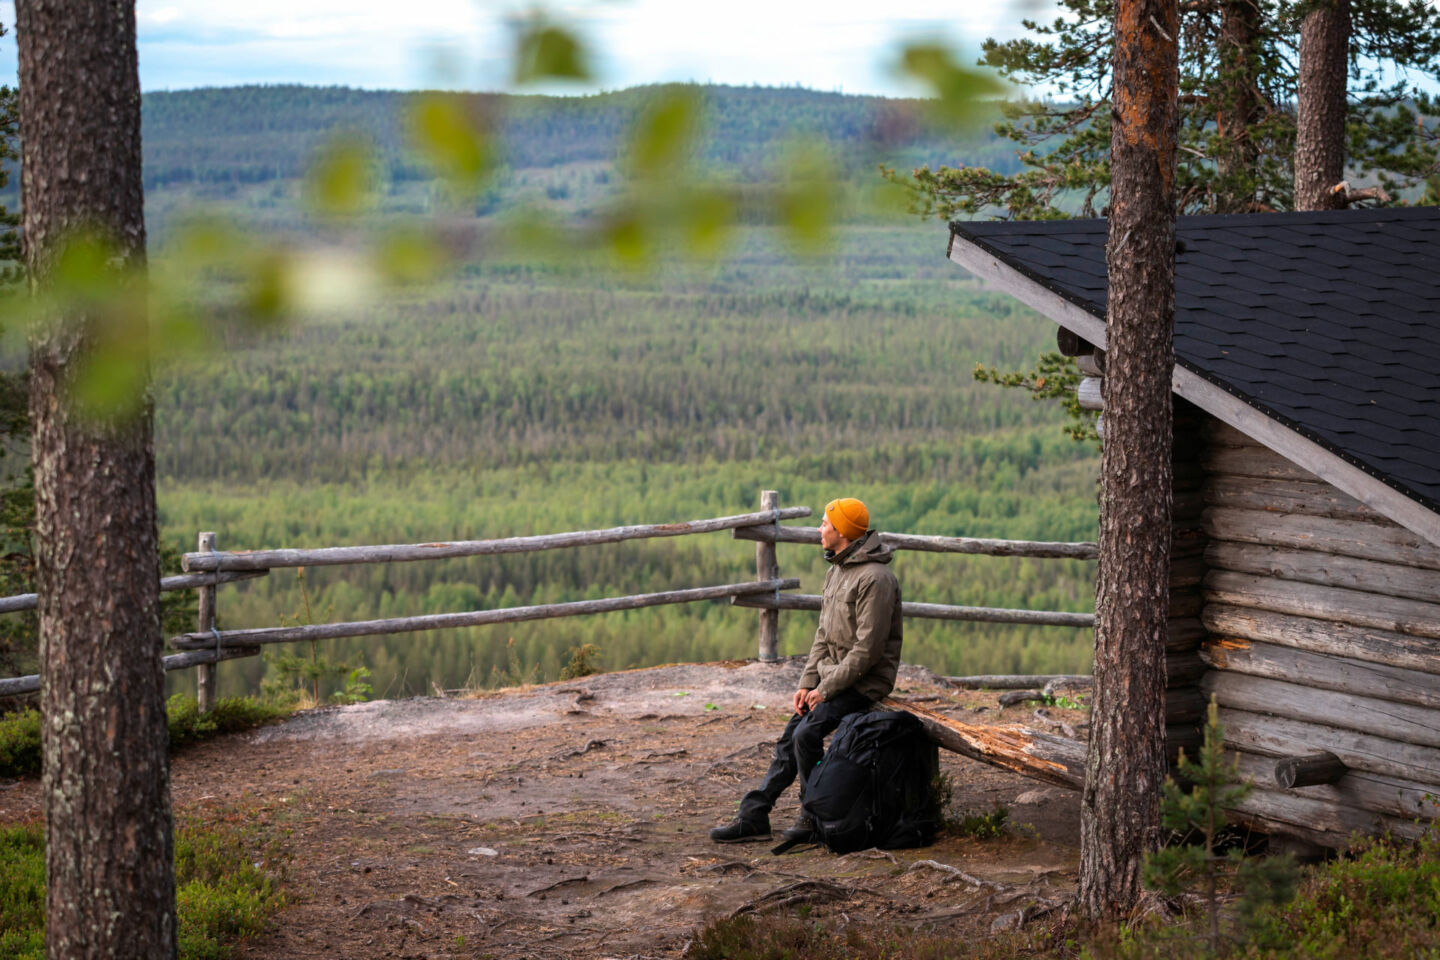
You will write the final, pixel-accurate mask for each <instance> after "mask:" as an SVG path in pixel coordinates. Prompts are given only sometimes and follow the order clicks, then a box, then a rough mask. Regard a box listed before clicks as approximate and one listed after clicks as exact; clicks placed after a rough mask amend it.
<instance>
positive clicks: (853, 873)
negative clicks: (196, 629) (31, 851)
mask: <svg viewBox="0 0 1440 960" xmlns="http://www.w3.org/2000/svg"><path fill="white" fill-rule="evenodd" d="M799 671H800V664H799V662H798V661H794V660H792V661H790V662H786V663H783V664H781V665H771V664H760V663H753V662H751V663H740V662H736V663H724V664H692V665H681V666H670V667H659V668H654V669H650V670H639V671H630V672H624V673H613V674H603V675H597V676H593V677H587V678H585V679H584V680H580V681H569V682H561V683H556V684H549V685H545V686H539V687H531V688H525V689H519V690H509V691H500V692H496V693H493V694H489V695H486V696H482V697H480V698H477V699H439V698H423V699H412V700H403V701H377V702H373V703H365V704H359V705H356V706H350V707H333V708H326V709H321V710H314V711H309V712H306V713H303V714H300V715H297V716H295V717H293V718H292V719H290V720H289V721H287V722H285V723H282V724H279V725H276V726H272V727H267V728H265V729H262V730H259V731H255V732H252V733H249V734H242V735H236V736H232V737H228V738H222V739H220V740H218V741H213V742H210V743H207V744H203V745H200V746H197V747H193V748H190V749H187V750H185V751H182V752H180V753H179V754H178V755H176V756H175V758H174V762H173V772H172V773H173V791H174V799H175V803H176V806H177V809H178V810H179V811H181V813H182V814H183V813H186V812H190V813H196V812H199V813H202V814H203V811H205V810H207V809H214V810H216V811H217V813H218V812H219V811H222V810H232V809H235V808H240V809H244V810H246V811H250V812H251V814H252V815H253V817H254V818H255V820H256V822H257V823H258V824H260V825H261V826H262V827H263V828H264V829H265V830H267V831H288V832H289V836H288V840H287V844H288V847H289V849H290V851H291V854H292V861H291V863H290V866H289V877H290V886H289V888H288V889H289V892H290V906H289V907H288V908H287V909H286V910H285V912H284V913H283V914H281V915H280V917H279V918H278V919H277V920H276V922H275V923H273V925H272V928H271V930H270V932H269V933H267V934H266V935H265V936H263V937H262V938H260V939H258V940H255V941H251V942H249V943H247V944H245V945H243V946H242V948H241V950H240V951H239V955H240V956H241V957H243V958H248V960H261V958H263V960H272V958H273V960H279V958H320V957H324V958H341V957H343V958H372V957H374V958H381V957H410V958H418V957H427V958H441V957H445V958H448V957H504V958H512V957H513V958H520V957H526V958H572V957H583V958H605V957H615V958H621V957H627V958H628V957H679V956H681V955H683V953H684V950H685V948H686V946H687V944H688V943H689V941H690V940H691V939H692V937H693V935H694V933H695V930H696V929H697V927H698V926H699V925H702V924H703V923H705V922H706V921H708V920H711V919H714V918H716V917H722V916H726V915H729V914H732V913H735V912H737V911H741V912H744V911H765V910H772V909H782V910H784V909H795V908H796V907H798V906H799V905H800V904H802V903H804V904H808V905H809V909H810V910H811V911H813V912H812V914H811V915H812V916H829V917H835V918H837V919H838V920H840V921H841V922H846V923H850V922H854V923H860V924H864V923H871V922H894V921H899V922H902V923H904V924H907V925H911V926H914V927H918V928H927V927H931V926H941V925H943V926H945V927H947V928H949V929H952V930H953V929H956V928H957V927H959V928H961V929H965V930H973V931H974V932H975V933H977V934H978V933H983V932H986V931H990V930H993V929H1003V928H1004V927H1006V926H1008V925H1011V924H1013V923H1015V922H1016V921H1017V920H1018V919H1020V918H1021V916H1022V911H1027V914H1026V915H1028V912H1034V911H1036V910H1043V909H1044V908H1045V906H1046V905H1047V904H1050V903H1053V902H1055V901H1056V900H1057V899H1058V898H1061V897H1064V896H1066V895H1068V894H1069V893H1070V892H1072V891H1073V889H1074V884H1075V872H1076V867H1077V862H1078V836H1077V834H1078V826H1079V797H1078V795H1077V794H1075V793H1073V792H1072V791H1068V790H1064V789H1060V788H1056V787H1050V786H1045V785H1043V784H1039V783H1036V782H1034V781H1031V780H1027V779H1025V778H1023V777H1020V776H1018V775H1015V774H1011V773H1008V772H1005V771H1002V770H998V769H995V768H992V767H989V766H986V765H984V764H980V763H977V762H974V761H970V760H966V759H963V758H960V757H957V756H955V755H953V754H950V753H947V752H945V751H941V765H942V769H943V770H944V771H945V772H946V773H948V774H949V775H950V777H951V779H952V781H953V784H954V808H958V809H962V810H973V811H977V812H984V811H989V810H991V809H993V807H994V805H995V804H997V803H999V804H1003V805H1004V806H1005V807H1007V808H1008V810H1009V813H1010V820H1011V829H1010V831H1009V835H1008V836H1006V837H1004V838H1001V839H990V840H976V839H967V838H958V837H953V836H946V835H942V836H941V838H940V839H939V840H938V841H937V842H936V844H935V845H933V846H931V847H929V848H926V849H923V850H897V851H893V852H889V853H887V852H882V851H874V850H872V851H866V852H863V853H856V854H850V855H849V856H844V857H839V856H835V855H833V854H831V853H829V852H827V851H825V850H824V849H823V848H816V847H802V848H799V849H798V850H797V851H792V852H791V853H789V854H787V855H785V856H781V857H776V856H772V855H771V854H770V846H771V845H772V844H771V843H768V842H767V843H752V844H734V845H726V846H718V845H716V844H713V843H711V842H710V841H709V839H708V838H707V837H706V831H707V830H708V829H709V828H710V827H712V826H714V825H716V824H719V823H723V822H725V821H727V820H729V819H730V817H731V816H733V815H734V812H735V809H736V806H737V803H738V801H739V798H740V796H741V794H742V793H743V792H744V791H745V790H746V789H748V788H749V786H750V785H753V784H754V783H755V782H756V781H758V779H759V777H760V775H761V774H762V773H763V771H764V769H765V766H766V764H767V762H768V759H769V755H770V749H771V747H772V745H773V744H774V741H775V739H776V737H777V736H778V735H779V733H780V729H781V727H782V726H783V724H784V722H785V720H786V718H787V707H786V704H787V703H788V701H789V697H790V693H791V692H792V691H793V690H794V688H795V685H796V681H797V680H798V677H799ZM896 694H897V695H898V696H902V697H906V698H909V699H912V700H918V701H921V702H923V703H925V705H926V706H928V707H931V708H932V709H939V710H943V711H948V712H951V714H952V715H953V716H956V717H957V718H959V719H965V720H966V721H967V722H971V723H997V722H1000V723H1010V722H1015V723H1033V722H1034V717H1033V716H1032V713H1033V705H1031V706H1030V707H1020V706H1017V707H1011V708H1008V709H1006V710H1004V711H1001V710H1000V709H999V708H998V707H997V705H996V701H995V696H996V695H995V694H994V693H985V692H967V691H955V690H952V689H950V688H948V686H947V685H945V684H944V683H943V681H940V680H939V679H938V678H936V677H934V676H933V675H931V674H929V673H928V672H927V671H924V670H921V669H919V668H914V667H906V668H904V670H903V671H902V673H901V678H900V683H899V685H898V687H897V689H896ZM1055 713H1056V714H1057V715H1061V714H1063V713H1064V711H1055ZM1069 719H1072V720H1073V719H1075V718H1074V717H1071V718H1069ZM38 809H39V798H38V788H37V785H36V784H35V783H34V782H33V781H26V782H22V783H21V784H19V785H18V786H17V787H14V788H12V789H9V790H7V791H5V792H4V793H3V794H0V822H3V821H6V820H13V819H19V818H28V817H33V816H35V815H37V814H38ZM796 813H797V807H796V805H795V802H794V799H793V791H792V793H791V795H790V796H788V797H787V798H786V799H785V800H782V802H781V806H780V807H779V808H778V809H777V810H776V811H775V814H774V815H773V817H772V822H773V824H774V826H775V828H776V831H777V839H776V841H774V842H778V831H779V829H781V828H782V827H784V826H786V825H788V823H789V822H790V821H791V820H792V819H793V817H794V816H795V815H796Z"/></svg>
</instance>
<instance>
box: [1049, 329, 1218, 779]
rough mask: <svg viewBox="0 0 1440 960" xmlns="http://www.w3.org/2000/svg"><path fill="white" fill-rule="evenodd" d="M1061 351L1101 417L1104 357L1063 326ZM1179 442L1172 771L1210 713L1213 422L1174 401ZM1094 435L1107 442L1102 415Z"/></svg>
mask: <svg viewBox="0 0 1440 960" xmlns="http://www.w3.org/2000/svg"><path fill="white" fill-rule="evenodd" d="M1058 344H1059V347H1060V352H1061V353H1063V354H1064V355H1066V356H1070V357H1074V358H1075V363H1076V366H1077V367H1078V368H1079V371H1080V373H1081V374H1082V375H1083V377H1084V379H1083V380H1081V381H1080V383H1079V385H1078V387H1077V389H1076V394H1077V398H1078V400H1079V403H1080V407H1081V408H1082V409H1085V410H1096V411H1103V410H1104V409H1105V402H1104V398H1103V393H1104V391H1103V388H1102V381H1103V379H1104V376H1105V352H1104V351H1103V350H1096V349H1095V347H1094V346H1093V345H1091V344H1090V343H1088V342H1086V341H1085V340H1082V339H1081V338H1080V337H1078V336H1077V335H1076V334H1074V333H1072V332H1070V331H1069V330H1067V329H1065V328H1064V327H1061V328H1060V329H1059V335H1058ZM1173 402H1174V407H1173V411H1174V431H1175V433H1174V443H1173V445H1172V447H1171V465H1172V467H1173V474H1174V498H1173V500H1172V502H1171V524H1172V525H1171V540H1170V623H1169V628H1168V631H1167V635H1166V641H1165V675H1166V690H1165V746H1166V751H1167V753H1168V754H1169V756H1170V763H1171V764H1172V765H1173V764H1174V763H1175V761H1176V757H1177V755H1178V753H1179V751H1180V750H1181V749H1182V748H1183V749H1184V750H1186V751H1187V752H1188V753H1189V755H1190V756H1194V755H1195V751H1196V749H1197V748H1198V747H1199V746H1200V743H1201V734H1200V723H1201V721H1202V720H1203V719H1204V714H1205V703H1206V700H1205V695H1204V694H1203V693H1202V692H1201V690H1200V678H1201V676H1202V675H1203V674H1204V673H1205V671H1206V669H1207V665H1206V663H1205V662H1204V660H1202V659H1201V656H1200V645H1201V642H1202V641H1203V640H1204V639H1205V635H1206V634H1205V627H1204V626H1203V625H1202V624H1201V622H1200V609H1201V604H1202V603H1203V596H1202V580H1203V579H1204V575H1205V531H1204V529H1203V523H1202V512H1203V509H1204V506H1205V503H1204V498H1203V482H1204V476H1205V475H1204V468H1203V466H1202V464H1201V449H1202V447H1203V446H1204V442H1205V441H1204V433H1203V431H1204V425H1205V422H1206V420H1207V415H1206V414H1205V413H1204V412H1203V411H1202V410H1200V409H1199V408H1198V407H1196V406H1195V405H1193V404H1191V403H1190V402H1189V401H1187V400H1184V399H1182V398H1180V397H1174V398H1173ZM1096 429H1097V430H1099V432H1100V435H1101V436H1102V437H1103V436H1104V435H1105V417H1104V414H1103V413H1102V414H1101V416H1100V419H1099V422H1098V423H1097V424H1096Z"/></svg>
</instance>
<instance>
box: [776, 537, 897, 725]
mask: <svg viewBox="0 0 1440 960" xmlns="http://www.w3.org/2000/svg"><path fill="white" fill-rule="evenodd" d="M894 555H895V551H894V550H892V549H890V548H889V547H887V546H885V544H884V543H882V542H881V541H880V535H879V534H878V533H876V532H875V531H874V530H867V531H866V532H865V535H864V536H863V537H861V538H860V539H859V540H856V541H854V542H853V543H851V544H850V546H848V547H846V548H845V549H844V550H842V551H841V552H840V553H838V554H836V555H835V556H834V557H828V558H827V559H829V560H830V563H831V567H830V569H829V570H827V571H826V572H825V592H824V593H823V594H822V595H821V599H820V627H819V629H817V630H816V631H815V642H814V643H812V644H811V645H810V658H809V659H808V660H807V661H806V662H805V672H804V673H803V674H801V676H800V686H801V688H802V689H805V690H813V689H818V690H819V691H820V696H821V698H822V699H825V700H829V699H830V698H832V697H834V696H835V695H836V694H837V693H840V692H842V691H844V690H848V689H850V688H852V687H853V688H854V689H855V691H856V692H857V693H861V694H864V695H865V696H867V697H869V698H870V699H871V700H879V699H880V698H881V697H885V696H888V695H889V693H890V691H891V690H892V689H894V687H895V674H896V672H897V671H899V669H900V641H901V633H902V631H901V623H900V584H899V583H898V582H897V581H896V579H895V574H894V573H892V572H891V571H890V568H889V566H888V564H889V563H890V560H891V559H892V558H893V557H894Z"/></svg>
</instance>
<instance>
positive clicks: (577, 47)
mask: <svg viewBox="0 0 1440 960" xmlns="http://www.w3.org/2000/svg"><path fill="white" fill-rule="evenodd" d="M586 60H587V56H586V53H585V48H584V46H582V45H581V43H580V41H579V39H577V38H576V37H575V35H574V34H572V33H570V32H569V31H567V30H565V29H564V28H562V27H557V26H555V25H553V24H550V23H547V22H546V21H545V20H544V19H542V18H539V17H534V18H531V19H529V20H527V21H525V22H524V24H523V26H522V28H521V30H520V37H519V43H518V45H517V49H516V51H515V82H516V83H517V84H525V83H534V82H535V81H537V80H552V79H557V80H588V79H590V67H589V64H588V63H587V62H586Z"/></svg>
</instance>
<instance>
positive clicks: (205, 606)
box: [195, 531, 217, 713]
mask: <svg viewBox="0 0 1440 960" xmlns="http://www.w3.org/2000/svg"><path fill="white" fill-rule="evenodd" d="M196 549H197V550H198V551H200V552H201V553H209V552H214V550H215V534H214V533H213V532H210V531H207V532H205V533H202V534H200V537H199V541H198V545H197V546H196ZM198 592H199V595H200V597H199V599H200V603H199V608H200V616H199V617H198V618H197V620H198V626H199V631H200V632H201V633H209V632H210V631H211V630H213V629H214V628H215V585H214V584H213V583H212V584H211V585H210V586H208V587H201V588H200V589H199V591H198ZM216 666H217V664H213V663H202V664H200V666H199V667H197V668H196V675H195V677H196V684H197V687H196V696H195V699H196V700H198V701H199V702H200V712H201V713H209V712H210V711H212V710H214V709H215V667H216Z"/></svg>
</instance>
